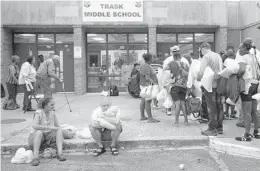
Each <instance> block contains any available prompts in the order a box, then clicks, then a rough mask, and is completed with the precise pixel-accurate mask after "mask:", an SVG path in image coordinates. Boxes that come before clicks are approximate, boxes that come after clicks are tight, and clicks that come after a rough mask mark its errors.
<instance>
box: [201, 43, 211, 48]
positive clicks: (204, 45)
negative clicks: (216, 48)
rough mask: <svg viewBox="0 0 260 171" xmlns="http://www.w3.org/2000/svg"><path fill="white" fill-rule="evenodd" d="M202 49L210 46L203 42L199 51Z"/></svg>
mask: <svg viewBox="0 0 260 171" xmlns="http://www.w3.org/2000/svg"><path fill="white" fill-rule="evenodd" d="M202 48H210V44H209V43H207V42H204V43H202V44H201V45H200V49H202Z"/></svg>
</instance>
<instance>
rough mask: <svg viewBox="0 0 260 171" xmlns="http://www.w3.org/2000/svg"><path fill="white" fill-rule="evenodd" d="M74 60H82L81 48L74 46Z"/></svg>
mask: <svg viewBox="0 0 260 171" xmlns="http://www.w3.org/2000/svg"><path fill="white" fill-rule="evenodd" d="M74 58H81V47H80V46H74Z"/></svg>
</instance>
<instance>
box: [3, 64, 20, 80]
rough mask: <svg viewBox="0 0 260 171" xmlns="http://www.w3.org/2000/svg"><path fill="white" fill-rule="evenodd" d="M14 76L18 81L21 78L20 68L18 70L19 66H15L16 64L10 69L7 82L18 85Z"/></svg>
mask: <svg viewBox="0 0 260 171" xmlns="http://www.w3.org/2000/svg"><path fill="white" fill-rule="evenodd" d="M13 75H14V76H15V78H16V79H17V80H18V77H19V68H18V66H17V65H15V64H11V65H10V66H9V67H8V76H7V80H6V82H7V83H10V84H17V82H16V81H15V79H14V78H13Z"/></svg>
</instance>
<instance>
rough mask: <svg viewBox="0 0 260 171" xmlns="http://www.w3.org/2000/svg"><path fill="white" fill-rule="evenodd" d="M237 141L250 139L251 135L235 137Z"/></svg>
mask: <svg viewBox="0 0 260 171" xmlns="http://www.w3.org/2000/svg"><path fill="white" fill-rule="evenodd" d="M235 139H236V140H237V141H252V137H251V135H250V134H246V133H245V134H244V135H243V136H242V137H236V138H235Z"/></svg>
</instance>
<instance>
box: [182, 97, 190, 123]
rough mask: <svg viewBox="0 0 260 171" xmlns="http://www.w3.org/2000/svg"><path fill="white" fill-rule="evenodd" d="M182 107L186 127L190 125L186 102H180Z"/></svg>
mask: <svg viewBox="0 0 260 171" xmlns="http://www.w3.org/2000/svg"><path fill="white" fill-rule="evenodd" d="M180 107H181V110H182V112H183V115H184V119H185V120H184V124H185V125H188V124H189V123H188V116H187V110H186V105H185V101H180Z"/></svg>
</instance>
